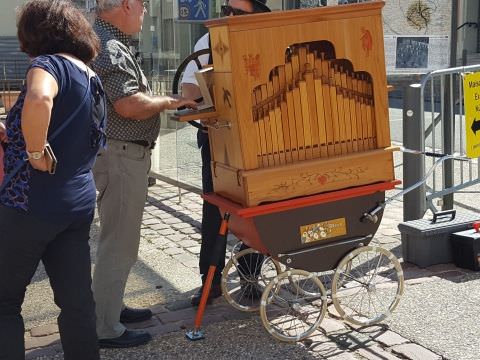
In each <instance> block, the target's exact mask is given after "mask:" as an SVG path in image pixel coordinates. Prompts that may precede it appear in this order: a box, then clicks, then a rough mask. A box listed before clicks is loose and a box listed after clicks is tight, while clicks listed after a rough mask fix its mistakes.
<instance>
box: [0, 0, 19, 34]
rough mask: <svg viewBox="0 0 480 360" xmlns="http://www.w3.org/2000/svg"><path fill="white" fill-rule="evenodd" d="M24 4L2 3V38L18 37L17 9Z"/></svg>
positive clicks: (5, 0)
mask: <svg viewBox="0 0 480 360" xmlns="http://www.w3.org/2000/svg"><path fill="white" fill-rule="evenodd" d="M24 2H25V1H23V0H1V1H0V36H16V34H17V26H16V13H15V9H16V8H17V7H18V6H19V5H21V4H23V3H24Z"/></svg>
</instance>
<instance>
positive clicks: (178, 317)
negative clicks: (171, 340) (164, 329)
mask: <svg viewBox="0 0 480 360" xmlns="http://www.w3.org/2000/svg"><path fill="white" fill-rule="evenodd" d="M196 313H197V309H196V308H193V307H190V308H186V309H182V310H177V311H170V312H166V313H162V314H158V315H157V318H158V319H160V321H161V322H162V323H163V324H168V323H174V322H177V321H182V320H188V319H193V318H195V314H196Z"/></svg>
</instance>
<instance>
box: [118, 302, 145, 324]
mask: <svg viewBox="0 0 480 360" xmlns="http://www.w3.org/2000/svg"><path fill="white" fill-rule="evenodd" d="M151 317H152V311H151V310H150V309H133V308H131V307H128V306H126V307H125V309H123V310H122V312H121V313H120V322H121V323H125V324H127V323H135V322H140V321H145V320H148V319H150V318H151Z"/></svg>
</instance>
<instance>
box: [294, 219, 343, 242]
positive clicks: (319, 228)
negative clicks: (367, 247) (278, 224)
mask: <svg viewBox="0 0 480 360" xmlns="http://www.w3.org/2000/svg"><path fill="white" fill-rule="evenodd" d="M346 233H347V226H346V223H345V218H338V219H333V220H327V221H322V222H318V223H315V224H309V225H303V226H300V236H301V237H302V244H306V243H310V242H314V241H319V240H325V239H330V238H333V237H337V236H342V235H345V234H346Z"/></svg>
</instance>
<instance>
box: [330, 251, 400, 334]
mask: <svg viewBox="0 0 480 360" xmlns="http://www.w3.org/2000/svg"><path fill="white" fill-rule="evenodd" d="M403 288H404V279H403V271H402V267H401V265H400V263H399V261H398V259H397V258H396V257H395V255H393V254H392V253H391V252H390V251H388V250H385V249H383V248H381V247H376V246H364V247H361V248H358V249H355V250H353V251H352V252H350V253H349V254H348V255H347V256H345V257H344V258H343V259H342V260H341V261H340V263H339V264H338V267H337V270H336V271H335V275H334V277H333V282H332V300H333V304H334V305H335V308H336V309H337V311H338V313H339V314H340V315H341V316H342V317H343V318H344V319H345V320H347V321H349V322H351V323H353V324H356V325H371V324H376V323H379V322H380V321H382V320H384V319H385V318H386V317H387V316H388V315H390V314H391V313H392V312H393V310H395V308H396V307H397V305H398V302H399V301H400V298H401V296H402V295H403Z"/></svg>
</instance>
